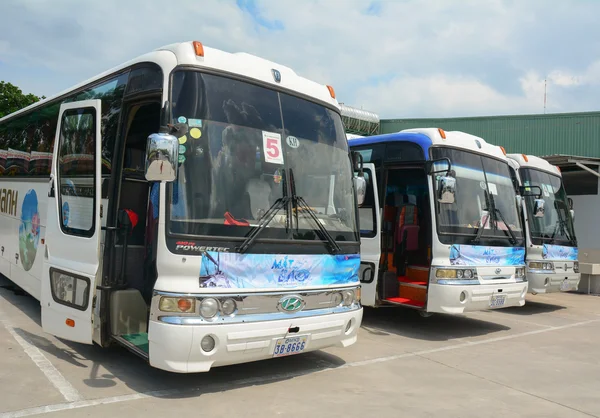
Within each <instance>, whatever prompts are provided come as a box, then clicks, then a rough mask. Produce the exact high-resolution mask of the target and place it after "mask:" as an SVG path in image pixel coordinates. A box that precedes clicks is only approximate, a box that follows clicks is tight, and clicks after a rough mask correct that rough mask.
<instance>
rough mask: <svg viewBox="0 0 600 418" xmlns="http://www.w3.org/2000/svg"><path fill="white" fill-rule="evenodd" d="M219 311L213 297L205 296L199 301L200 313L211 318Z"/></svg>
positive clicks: (217, 303)
mask: <svg viewBox="0 0 600 418" xmlns="http://www.w3.org/2000/svg"><path fill="white" fill-rule="evenodd" d="M218 311H219V302H218V301H217V300H216V299H214V298H206V299H204V300H202V302H201V303H200V315H202V316H203V317H204V318H212V317H214V316H215V315H216V314H217V312H218Z"/></svg>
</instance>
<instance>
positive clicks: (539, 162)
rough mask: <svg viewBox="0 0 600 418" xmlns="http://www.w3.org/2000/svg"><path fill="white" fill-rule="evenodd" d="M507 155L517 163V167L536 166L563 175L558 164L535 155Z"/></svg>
mask: <svg viewBox="0 0 600 418" xmlns="http://www.w3.org/2000/svg"><path fill="white" fill-rule="evenodd" d="M507 157H508V158H510V159H511V160H513V161H515V162H516V163H517V167H516V168H521V167H527V168H536V169H538V170H543V171H547V172H549V173H552V174H554V175H557V176H560V175H561V174H560V170H559V168H558V167H557V166H555V165H552V164H550V163H549V162H548V161H546V160H544V159H543V158H540V157H536V156H535V155H525V154H508V155H507Z"/></svg>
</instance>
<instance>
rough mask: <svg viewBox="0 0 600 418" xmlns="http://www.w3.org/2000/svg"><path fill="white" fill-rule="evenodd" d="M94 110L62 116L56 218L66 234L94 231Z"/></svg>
mask: <svg viewBox="0 0 600 418" xmlns="http://www.w3.org/2000/svg"><path fill="white" fill-rule="evenodd" d="M95 125H96V124H95V110H94V109H92V108H86V109H85V110H79V109H78V110H68V111H66V112H65V113H64V114H63V118H62V122H61V128H60V142H59V148H58V184H59V196H60V198H59V207H60V210H59V216H60V223H61V227H62V228H63V230H64V231H65V232H66V233H69V234H72V235H80V236H92V235H93V232H94V200H95V199H94V198H95V158H94V151H95V147H96V134H95V133H96V126H95Z"/></svg>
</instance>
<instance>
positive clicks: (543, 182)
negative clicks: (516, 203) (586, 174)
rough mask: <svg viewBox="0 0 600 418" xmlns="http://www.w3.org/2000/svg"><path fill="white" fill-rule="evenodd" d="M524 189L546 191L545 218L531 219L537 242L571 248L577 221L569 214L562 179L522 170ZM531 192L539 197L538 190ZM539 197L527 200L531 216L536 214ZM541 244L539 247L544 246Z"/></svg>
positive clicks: (531, 226) (534, 238) (526, 169)
mask: <svg viewBox="0 0 600 418" xmlns="http://www.w3.org/2000/svg"><path fill="white" fill-rule="evenodd" d="M520 174H521V179H522V181H523V186H525V187H526V188H527V187H528V186H537V187H539V188H540V189H541V190H542V199H544V200H545V201H546V204H545V211H544V217H542V218H536V217H534V216H528V219H529V225H530V228H531V238H532V239H533V240H536V241H538V240H540V241H542V240H543V241H545V242H546V243H551V242H561V243H562V244H568V243H569V242H570V241H572V240H574V238H575V231H574V228H573V220H572V219H571V215H570V213H569V203H568V200H567V194H566V192H565V188H564V187H563V184H562V181H561V179H560V177H558V176H555V175H552V174H549V173H546V172H544V171H540V170H534V169H530V168H521V169H520ZM537 187H536V188H534V189H531V191H533V192H534V193H539V190H540V189H538V188H537ZM534 202H535V196H525V204H526V206H527V211H528V213H532V212H533V206H534ZM540 244H541V242H538V243H537V244H536V245H540Z"/></svg>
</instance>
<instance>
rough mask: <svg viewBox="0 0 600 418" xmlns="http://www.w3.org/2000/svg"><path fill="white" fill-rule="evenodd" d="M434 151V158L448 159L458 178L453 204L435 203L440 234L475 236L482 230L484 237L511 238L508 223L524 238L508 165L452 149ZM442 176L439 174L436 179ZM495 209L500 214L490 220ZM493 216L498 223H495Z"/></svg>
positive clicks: (518, 235) (435, 184)
mask: <svg viewBox="0 0 600 418" xmlns="http://www.w3.org/2000/svg"><path fill="white" fill-rule="evenodd" d="M432 152H433V156H434V158H435V159H439V158H449V159H450V161H451V162H452V169H453V170H454V172H455V176H456V196H455V201H454V203H452V204H440V203H437V204H436V205H437V210H436V212H437V214H438V216H437V222H438V227H439V231H440V234H446V235H463V236H467V237H468V236H471V237H474V236H475V235H476V234H477V232H479V228H480V227H483V228H484V231H483V232H482V235H481V236H482V238H485V237H488V238H489V237H492V238H507V237H509V236H510V234H509V233H508V230H507V229H508V228H507V226H506V224H507V225H508V227H510V229H511V230H512V231H513V232H514V233H515V235H516V236H517V237H522V227H521V222H520V218H519V212H518V211H517V205H516V192H515V190H514V185H513V182H512V180H511V177H510V171H509V166H508V164H507V163H505V162H502V161H498V160H495V159H493V158H490V157H485V156H481V155H478V154H474V153H471V152H467V151H462V150H457V149H451V148H441V147H440V148H433V149H432ZM442 165H443V166H444V167H442ZM444 168H447V164H439V165H436V169H437V170H441V169H444ZM442 175H443V173H437V174H436V175H435V176H436V177H435V178H436V179H438V178H439V177H440V176H442ZM434 187H437V181H434ZM493 209H497V210H498V211H499V212H498V211H495V213H494V214H492V217H490V213H491V212H493ZM500 215H501V216H500ZM493 217H495V218H496V222H492V219H493ZM502 218H504V221H506V224H505V222H503V221H502Z"/></svg>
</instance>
